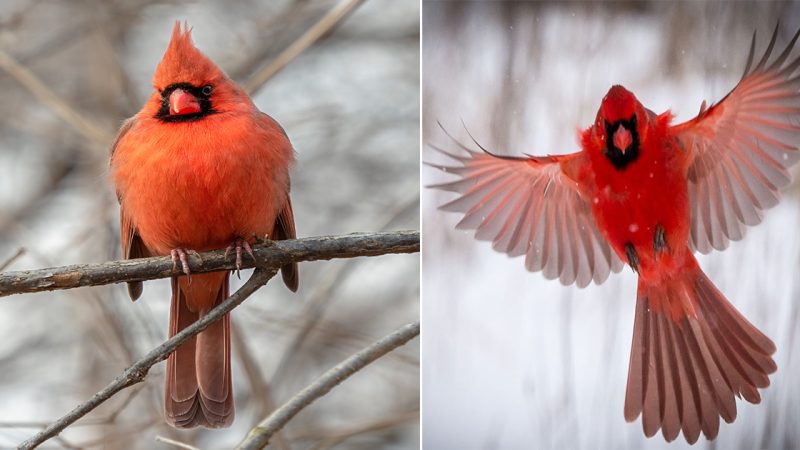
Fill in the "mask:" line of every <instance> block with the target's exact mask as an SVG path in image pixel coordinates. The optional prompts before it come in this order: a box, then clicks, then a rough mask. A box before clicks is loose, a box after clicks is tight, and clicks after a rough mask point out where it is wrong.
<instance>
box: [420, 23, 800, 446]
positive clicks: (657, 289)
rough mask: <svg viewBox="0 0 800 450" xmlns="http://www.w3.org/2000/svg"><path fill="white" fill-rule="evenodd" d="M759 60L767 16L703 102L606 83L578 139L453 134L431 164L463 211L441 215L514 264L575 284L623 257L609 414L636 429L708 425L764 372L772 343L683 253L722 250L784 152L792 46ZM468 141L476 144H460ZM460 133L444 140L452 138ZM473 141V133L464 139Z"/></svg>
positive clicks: (451, 206) (791, 146)
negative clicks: (679, 109)
mask: <svg viewBox="0 0 800 450" xmlns="http://www.w3.org/2000/svg"><path fill="white" fill-rule="evenodd" d="M798 35H800V31H798V34H795V36H794V38H793V39H792V40H791V42H790V43H789V44H788V46H787V47H786V49H785V50H784V51H783V52H782V53H781V54H780V55H779V56H778V57H777V58H775V59H774V60H773V61H772V62H769V59H770V54H771V53H772V49H773V47H774V44H775V40H776V36H777V28H776V29H775V34H774V35H773V36H772V40H771V42H770V44H769V47H768V49H767V51H766V53H765V55H764V56H763V58H761V60H760V61H759V62H758V63H757V64H756V65H755V67H752V69H751V66H752V61H753V49H754V47H755V36H753V45H752V46H751V50H750V56H749V59H748V64H747V69H745V75H744V76H743V78H742V80H741V81H740V82H739V84H738V85H737V86H736V87H735V88H734V89H733V90H732V91H731V92H730V93H729V94H728V95H727V96H726V97H725V98H724V99H723V100H722V101H720V102H719V103H717V104H715V105H713V106H711V107H710V108H706V107H705V103H704V104H703V106H702V107H701V109H700V113H699V115H698V116H697V117H695V118H694V119H692V120H690V121H688V122H686V123H682V124H679V125H673V124H672V123H671V122H672V117H673V116H672V114H671V113H670V112H669V111H667V112H665V113H663V114H659V115H656V114H655V113H653V112H652V111H650V110H648V109H646V108H645V107H644V106H642V104H641V103H639V101H638V100H637V99H636V97H635V96H634V95H633V94H632V93H631V92H629V91H628V90H626V89H625V88H624V87H622V86H613V87H612V88H611V89H610V90H609V91H608V93H607V94H606V96H605V97H604V98H603V101H602V103H601V105H600V109H599V111H598V112H597V119H596V120H595V122H594V124H592V126H591V127H589V128H588V129H586V130H585V131H583V132H582V133H581V134H580V137H579V139H580V144H581V151H579V152H577V153H573V154H569V155H563V156H545V157H536V156H528V157H508V156H498V155H495V154H492V153H489V152H488V151H486V150H485V149H483V148H482V147H481V149H482V150H483V152H477V151H473V150H470V149H468V148H467V147H464V146H461V147H462V148H463V149H464V150H466V151H467V154H466V155H462V154H458V155H455V154H450V153H447V152H445V151H444V150H442V149H439V148H436V150H438V151H440V152H442V153H445V154H446V155H448V156H449V157H450V158H452V159H454V160H455V161H457V162H458V163H460V165H457V166H455V167H448V166H442V165H435V164H432V166H434V167H437V168H439V169H442V170H444V171H446V172H448V173H452V174H456V175H458V176H459V177H460V179H459V180H457V181H453V182H449V183H445V184H440V185H436V186H433V187H436V188H439V189H444V190H448V191H453V192H457V193H459V194H461V195H460V197H459V198H458V199H456V200H454V201H452V202H450V203H448V204H446V205H444V206H442V209H444V210H448V211H457V212H461V213H464V218H463V220H461V222H459V224H458V225H457V228H461V229H475V230H477V231H476V233H475V237H476V238H477V239H481V240H490V241H492V242H493V245H492V246H493V248H494V249H495V250H497V251H500V252H504V253H508V254H509V255H510V256H519V255H525V267H526V268H527V269H528V270H531V271H540V270H541V271H542V272H543V274H544V276H545V277H546V278H548V279H555V278H558V279H559V280H560V281H561V282H562V283H563V284H565V285H569V284H572V283H575V284H577V285H578V286H579V287H584V286H586V285H588V284H589V282H590V281H592V280H593V281H594V282H595V283H598V284H599V283H602V282H603V281H605V280H606V278H608V275H609V273H610V272H612V271H613V272H618V271H620V270H621V269H622V267H623V263H622V262H623V261H625V262H627V264H628V265H629V266H630V267H631V268H632V269H633V271H634V272H636V273H637V274H638V278H639V282H638V293H637V301H636V315H635V322H634V327H633V346H632V349H631V358H630V367H629V372H628V386H627V390H626V398H625V419H626V420H628V421H633V420H636V418H637V417H638V416H639V415H640V414H641V415H642V424H643V428H644V433H645V435H647V436H648V437H650V436H653V435H654V434H655V433H656V432H657V431H658V429H659V428H661V430H662V433H663V435H664V438H665V439H666V440H667V441H672V440H674V439H675V438H676V437H677V436H678V433H679V432H680V431H683V434H684V437H685V438H686V440H687V441H688V442H689V443H694V442H696V441H697V438H698V437H699V434H700V432H701V431H702V432H703V434H704V435H705V436H706V438H708V439H714V438H715V437H716V436H717V432H718V430H719V418H720V417H722V418H723V419H724V420H725V421H726V422H732V421H733V420H734V419H735V418H736V402H735V400H734V397H735V396H740V397H744V398H745V400H747V401H749V402H751V403H758V402H759V401H760V399H761V398H760V395H759V391H758V389H759V388H766V387H767V386H768V385H769V378H768V375H769V374H771V373H773V372H774V371H775V370H776V365H775V362H774V361H773V360H772V357H771V355H772V354H773V353H774V352H775V345H774V344H773V343H772V341H771V340H770V339H769V338H768V337H766V336H765V335H764V334H762V333H761V332H760V331H759V330H757V329H756V328H755V327H754V326H753V325H752V324H750V322H748V321H747V319H745V318H744V317H743V316H742V315H741V314H740V313H739V312H738V311H737V310H736V309H735V308H734V307H733V305H731V304H730V303H729V302H728V301H727V300H726V299H725V297H724V296H723V295H722V293H720V291H719V290H718V289H717V288H716V287H715V286H714V284H713V283H712V282H711V281H710V280H709V279H708V278H707V277H706V275H705V274H704V273H703V272H702V270H701V269H700V267H699V266H698V264H697V260H696V259H695V257H694V256H693V252H694V251H695V250H698V251H700V252H702V253H708V252H710V251H711V249H712V248H713V249H717V250H723V249H725V248H726V247H727V245H728V243H729V241H731V240H739V239H741V238H742V237H743V234H744V228H745V226H746V225H755V224H757V223H759V222H760V221H761V218H762V216H763V211H764V210H765V209H767V208H770V207H772V206H774V205H775V204H776V203H777V202H778V190H779V189H780V188H783V187H785V186H786V185H788V184H789V183H790V182H791V178H790V175H789V173H788V171H787V169H788V168H789V167H790V166H791V165H793V164H794V163H796V162H797V161H798V160H800V151H798V145H800V126H798V121H800V93H798V88H799V87H800V82H799V81H798V77H796V76H795V75H794V74H795V72H796V71H797V68H798V66H800V58H798V59H795V60H794V61H791V62H788V63H787V58H788V56H789V54H790V52H791V50H792V48H793V46H794V43H795V41H796V40H797V38H798ZM476 144H477V142H476ZM459 145H460V144H459ZM478 146H479V147H480V145H478Z"/></svg>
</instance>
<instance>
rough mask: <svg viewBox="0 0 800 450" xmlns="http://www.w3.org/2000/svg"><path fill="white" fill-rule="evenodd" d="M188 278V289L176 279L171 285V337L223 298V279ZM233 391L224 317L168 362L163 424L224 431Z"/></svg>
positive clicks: (225, 292) (225, 287) (230, 413)
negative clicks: (191, 279) (222, 429)
mask: <svg viewBox="0 0 800 450" xmlns="http://www.w3.org/2000/svg"><path fill="white" fill-rule="evenodd" d="M203 277H208V278H203ZM212 277H215V278H212ZM192 278H193V283H192V284H190V283H188V282H186V281H184V280H179V279H177V278H173V280H172V308H171V312H170V329H169V332H170V336H174V335H175V334H176V333H178V332H179V331H181V330H183V329H184V328H186V327H187V326H189V325H191V324H192V323H194V322H195V321H197V320H198V319H199V318H201V317H203V316H204V315H205V314H206V313H207V312H208V311H209V310H210V309H211V308H213V306H215V305H216V304H218V303H219V302H221V301H222V300H224V299H225V298H227V297H228V275H227V274H226V275H224V277H222V278H220V277H219V275H217V274H213V275H212V276H208V275H194V276H193V277H192ZM217 279H218V280H217ZM232 391H233V389H232V382H231V358H230V317H229V316H227V315H226V316H225V317H223V318H222V319H220V320H218V321H216V322H214V323H213V324H211V325H210V326H209V327H208V328H206V329H205V330H203V331H202V332H200V333H199V334H198V335H197V336H195V337H193V338H191V339H189V340H188V341H186V342H185V343H184V344H182V345H181V346H179V347H178V348H177V349H176V350H175V351H174V352H173V353H172V354H170V356H169V358H167V379H166V383H165V387H164V392H165V394H164V410H165V415H166V418H167V422H168V423H170V424H171V425H173V426H175V427H178V428H192V427H196V426H205V427H208V428H222V427H227V426H229V425H230V424H231V423H232V422H233V417H234V408H233V392H232Z"/></svg>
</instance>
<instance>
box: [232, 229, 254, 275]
mask: <svg viewBox="0 0 800 450" xmlns="http://www.w3.org/2000/svg"><path fill="white" fill-rule="evenodd" d="M242 249H244V251H246V252H247V254H248V255H250V257H251V258H253V261H255V260H256V255H255V254H253V248H252V247H250V243H249V242H247V241H246V240H244V239H242V238H236V240H234V241H233V242H232V243H231V245H229V246H228V248H226V249H225V259H226V260H227V259H228V253H230V252H231V250H233V251H234V252H235V253H236V276H237V277H238V278H241V276H240V271H241V269H242Z"/></svg>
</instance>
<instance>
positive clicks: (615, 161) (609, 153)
mask: <svg viewBox="0 0 800 450" xmlns="http://www.w3.org/2000/svg"><path fill="white" fill-rule="evenodd" d="M620 125H621V126H624V127H625V128H626V129H627V130H628V131H629V132H630V133H631V143H630V145H628V148H627V149H626V150H625V152H623V151H622V150H621V149H619V148H617V146H616V145H614V133H616V131H617V129H619V127H620ZM603 154H604V155H605V157H606V159H608V160H609V161H610V162H611V164H612V165H613V166H614V168H615V169H617V170H625V168H626V167H628V164H630V163H632V162H633V161H636V159H637V158H639V131H638V130H637V129H636V114H634V115H633V116H631V118H630V119H628V120H618V121H616V122H614V123H613V124H612V123H608V121H606V148H605V149H604V151H603Z"/></svg>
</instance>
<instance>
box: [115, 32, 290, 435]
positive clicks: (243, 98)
mask: <svg viewBox="0 0 800 450" xmlns="http://www.w3.org/2000/svg"><path fill="white" fill-rule="evenodd" d="M190 32H191V30H190V29H189V28H188V27H186V26H184V29H183V30H181V27H180V23H179V22H176V23H175V28H174V30H173V31H172V40H171V41H170V43H169V47H168V48H167V51H166V53H165V54H164V57H163V59H162V60H161V62H160V63H159V65H158V68H156V73H155V75H154V76H153V86H154V87H155V91H154V92H153V95H152V96H151V97H150V99H149V100H148V101H147V103H146V104H145V105H144V107H143V108H142V110H141V111H139V113H138V114H136V115H135V116H134V117H132V118H131V119H129V120H128V121H126V122H125V123H124V124H123V125H122V128H121V129H120V132H119V135H118V136H117V139H116V142H114V145H113V148H112V155H111V172H112V177H113V180H114V183H115V184H116V188H117V196H118V198H119V202H120V221H121V232H122V253H123V256H124V257H125V258H142V257H147V256H155V255H172V258H173V261H175V262H176V263H178V262H179V263H180V264H181V266H182V269H183V271H184V272H185V273H186V274H187V275H189V269H188V266H187V257H186V254H187V253H189V252H194V251H206V250H212V249H221V248H226V247H228V248H229V249H231V250H234V253H235V254H236V258H237V267H238V266H239V265H240V264H241V258H242V249H244V250H245V251H247V252H248V253H250V255H251V256H252V252H251V250H250V245H249V243H252V242H254V238H255V237H256V236H258V237H264V236H269V237H270V238H271V239H291V238H294V237H295V228H294V217H293V215H292V204H291V201H290V200H289V168H290V166H291V165H292V164H293V163H294V151H293V150H292V145H291V143H290V142H289V139H288V138H287V136H286V133H285V132H284V131H283V129H282V128H281V126H280V125H278V123H277V122H275V121H274V120H273V119H272V118H271V117H269V116H268V115H266V114H264V113H262V112H260V111H259V110H258V109H257V108H256V107H255V105H253V102H252V101H251V100H250V98H249V97H248V96H247V94H246V93H245V92H244V91H243V90H242V88H240V87H239V86H237V85H236V84H235V83H234V82H233V81H231V80H230V79H229V78H228V77H227V76H226V75H225V74H224V73H223V72H222V70H220V69H219V68H218V67H217V66H216V65H215V64H214V63H213V62H211V60H209V59H208V58H206V56H205V55H203V54H202V53H200V51H199V50H197V48H195V46H194V45H193V44H192V40H191V36H190ZM281 272H282V274H283V280H284V282H285V283H286V285H287V286H288V287H289V289H291V290H292V291H294V290H296V289H297V283H298V275H297V266H296V265H295V264H292V265H287V266H284V267H282V268H281ZM228 277H229V274H228V273H227V272H215V273H208V274H202V275H192V276H191V278H189V277H186V276H182V277H173V278H172V306H171V310H170V318H169V334H170V336H173V335H175V334H176V333H177V332H179V331H180V330H182V329H183V328H185V327H187V326H188V325H191V324H192V323H193V322H195V321H196V320H198V319H199V318H200V317H202V316H203V315H204V314H206V313H207V312H208V311H209V310H210V309H211V308H213V307H214V306H215V305H217V304H218V303H220V302H221V301H222V300H224V299H225V298H227V297H228V290H229V282H228ZM128 290H129V292H130V295H131V298H132V299H134V300H136V299H137V298H138V297H139V295H141V293H142V284H141V282H139V283H130V284H129V285H128ZM230 348H231V344H230V318H229V317H228V316H225V317H224V318H223V319H222V320H219V321H217V322H215V323H214V324H213V325H211V326H209V327H208V328H206V329H205V330H204V331H202V332H201V333H200V334H198V335H197V336H196V337H195V338H192V339H190V340H188V341H187V342H186V343H184V344H183V345H181V346H180V347H178V348H177V349H176V350H175V352H173V353H172V354H171V355H170V356H169V358H168V359H167V379H166V385H165V389H164V395H165V402H164V403H165V415H166V420H167V422H168V423H169V424H171V425H173V426H176V427H186V428H188V427H195V426H198V425H202V426H206V427H211V428H217V427H226V426H229V425H230V424H231V423H232V422H233V410H234V408H233V392H232V387H231V355H230Z"/></svg>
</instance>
